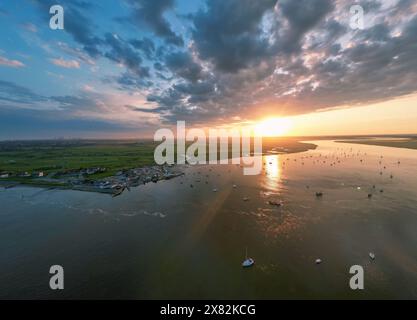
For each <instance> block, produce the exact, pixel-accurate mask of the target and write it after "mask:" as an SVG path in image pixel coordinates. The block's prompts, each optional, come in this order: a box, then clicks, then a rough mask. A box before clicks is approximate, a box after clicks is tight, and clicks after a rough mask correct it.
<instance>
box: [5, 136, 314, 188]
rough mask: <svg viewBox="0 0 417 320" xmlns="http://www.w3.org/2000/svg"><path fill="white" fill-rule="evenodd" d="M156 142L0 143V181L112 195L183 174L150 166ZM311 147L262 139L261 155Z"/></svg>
mask: <svg viewBox="0 0 417 320" xmlns="http://www.w3.org/2000/svg"><path fill="white" fill-rule="evenodd" d="M156 145H157V144H156V143H155V142H153V141H150V140H142V141H131V140H121V141H105V140H98V141H90V140H62V141H61V140H58V141H55V140H53V141H52V140H51V141H4V142H0V186H3V187H5V188H12V187H17V186H33V187H41V188H51V189H70V190H79V191H88V192H99V193H107V194H112V195H113V196H117V195H120V194H121V193H122V192H123V191H124V190H125V189H130V187H136V186H139V185H143V184H146V183H149V182H158V181H160V180H168V179H172V178H175V177H178V176H180V175H182V174H183V171H182V169H181V167H180V166H177V165H175V166H170V165H163V166H159V165H155V162H154V158H153V152H154V149H155V147H156ZM315 148H316V145H314V144H311V143H303V142H300V141H298V140H297V139H296V138H264V139H263V154H288V153H297V152H303V151H307V150H312V149H315ZM231 155H232V153H231V150H229V157H231Z"/></svg>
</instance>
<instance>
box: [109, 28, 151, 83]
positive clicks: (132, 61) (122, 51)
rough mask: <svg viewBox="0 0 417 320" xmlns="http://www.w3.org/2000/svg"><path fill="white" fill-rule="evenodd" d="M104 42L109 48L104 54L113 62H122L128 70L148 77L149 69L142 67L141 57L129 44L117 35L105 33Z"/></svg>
mask: <svg viewBox="0 0 417 320" xmlns="http://www.w3.org/2000/svg"><path fill="white" fill-rule="evenodd" d="M105 43H106V44H107V45H108V46H109V47H110V48H111V49H110V51H107V52H106V53H105V54H104V56H105V57H106V58H108V59H110V60H112V61H114V62H117V63H120V64H123V65H124V66H125V67H126V68H128V69H129V71H130V72H131V73H133V74H136V75H137V76H140V77H149V69H148V68H146V67H143V66H142V65H141V64H142V58H141V57H140V55H139V53H138V52H136V51H134V50H133V49H132V47H131V45H130V44H129V43H128V42H126V41H124V40H123V39H121V38H120V37H119V36H117V35H114V34H110V33H107V34H106V35H105Z"/></svg>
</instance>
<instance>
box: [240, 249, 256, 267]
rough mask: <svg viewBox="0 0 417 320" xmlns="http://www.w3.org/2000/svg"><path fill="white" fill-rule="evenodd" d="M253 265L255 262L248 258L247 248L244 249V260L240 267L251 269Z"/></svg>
mask: <svg viewBox="0 0 417 320" xmlns="http://www.w3.org/2000/svg"><path fill="white" fill-rule="evenodd" d="M254 264H255V260H253V259H252V258H248V248H246V255H245V260H244V261H243V262H242V267H243V268H249V267H252V266H253V265H254Z"/></svg>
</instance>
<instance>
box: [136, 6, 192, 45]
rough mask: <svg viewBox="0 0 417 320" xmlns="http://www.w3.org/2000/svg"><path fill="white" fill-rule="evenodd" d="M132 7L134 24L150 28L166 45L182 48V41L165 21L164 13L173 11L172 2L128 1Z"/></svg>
mask: <svg viewBox="0 0 417 320" xmlns="http://www.w3.org/2000/svg"><path fill="white" fill-rule="evenodd" d="M128 2H129V4H130V5H131V7H132V11H133V12H132V20H133V21H134V23H135V24H137V25H138V26H140V27H142V26H143V25H145V26H147V27H148V28H150V29H151V30H152V31H153V32H154V33H155V35H157V36H159V37H161V38H163V39H165V41H166V42H167V43H170V44H173V45H177V46H182V45H183V44H184V42H183V39H182V38H181V37H180V36H179V35H177V34H176V33H174V32H173V31H172V29H171V26H170V25H169V23H168V21H167V20H166V19H165V17H164V14H165V12H166V11H168V10H170V9H173V7H174V0H152V1H149V0H129V1H128Z"/></svg>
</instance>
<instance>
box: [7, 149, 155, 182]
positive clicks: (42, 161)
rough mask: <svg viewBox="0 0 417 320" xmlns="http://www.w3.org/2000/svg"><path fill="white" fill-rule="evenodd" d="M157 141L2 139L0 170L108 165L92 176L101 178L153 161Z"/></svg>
mask: <svg viewBox="0 0 417 320" xmlns="http://www.w3.org/2000/svg"><path fill="white" fill-rule="evenodd" d="M155 145H156V144H155V143H154V142H153V141H142V142H133V141H123V142H117V141H36V142H33V141H31V142H29V141H28V142H0V172H1V171H5V172H11V173H15V174H17V173H22V172H29V173H32V172H37V171H43V172H45V173H46V174H48V173H51V172H54V173H55V172H65V171H68V170H81V169H87V168H92V167H103V168H106V172H104V173H99V174H96V175H94V177H91V178H100V177H105V176H111V175H113V174H115V173H116V172H117V171H120V170H123V169H129V168H134V167H141V166H146V165H152V164H153V163H154V159H153V151H154V148H155ZM13 180H16V178H14V179H13Z"/></svg>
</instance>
